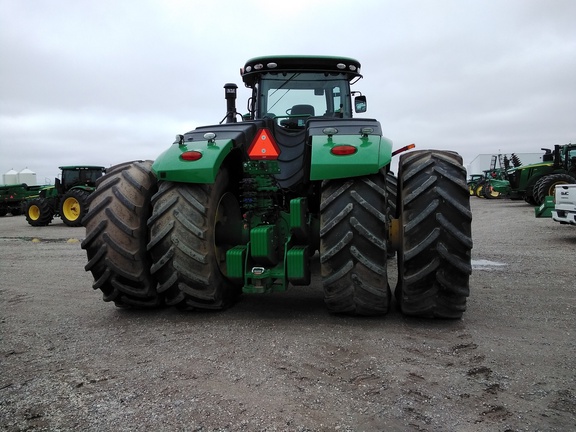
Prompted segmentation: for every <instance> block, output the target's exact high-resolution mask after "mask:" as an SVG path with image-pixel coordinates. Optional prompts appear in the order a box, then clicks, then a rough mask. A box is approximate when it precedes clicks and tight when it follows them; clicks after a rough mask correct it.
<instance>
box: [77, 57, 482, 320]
mask: <svg viewBox="0 0 576 432" xmlns="http://www.w3.org/2000/svg"><path fill="white" fill-rule="evenodd" d="M241 76H242V80H243V81H244V84H245V85H246V87H248V88H249V89H250V90H251V92H252V94H251V97H250V98H249V99H248V103H247V111H248V112H247V114H244V115H240V114H238V113H237V110H236V102H235V101H236V93H237V86H236V85H235V84H226V85H225V86H224V89H225V99H226V101H227V114H226V116H225V117H224V119H222V121H221V122H220V124H214V125H209V126H202V127H198V128H196V129H195V130H193V131H190V132H187V133H185V134H183V135H177V136H176V140H175V141H174V143H173V144H172V145H171V146H170V147H169V148H168V149H166V151H164V152H163V153H162V154H161V155H160V156H159V157H158V158H157V159H156V160H155V161H154V162H152V161H133V162H127V163H123V164H119V165H117V166H114V167H112V168H110V169H109V170H108V172H107V174H106V175H105V176H104V177H102V178H101V179H99V180H98V182H97V188H96V191H95V192H94V193H93V194H92V195H91V196H90V199H89V201H90V210H89V212H88V214H87V215H86V217H85V218H84V219H83V224H84V225H85V226H86V238H85V240H84V241H83V242H82V248H83V249H85V250H86V252H87V257H88V263H87V264H86V266H85V268H86V270H87V271H90V272H91V273H92V275H93V277H94V284H93V287H94V289H99V290H101V291H102V293H103V298H104V300H105V301H112V302H114V303H115V304H116V305H117V306H119V307H159V306H163V305H173V306H176V307H177V308H180V309H184V310H190V309H211V310H214V309H224V308H226V307H228V306H230V305H232V304H233V303H234V302H235V301H236V300H237V298H238V296H239V295H240V294H242V293H246V294H248V293H268V292H274V291H284V290H286V289H287V288H288V287H289V286H290V285H302V286H308V285H311V283H312V273H313V269H315V268H316V266H314V265H312V263H313V262H314V261H316V262H318V261H319V268H320V275H319V276H320V278H321V285H322V289H323V295H324V299H325V304H326V306H327V308H328V310H329V311H330V312H332V313H338V314H351V315H382V314H385V313H386V312H387V311H388V310H389V307H390V304H391V298H392V292H391V289H390V287H389V285H388V278H387V260H388V255H389V253H388V248H393V249H394V250H396V251H397V259H398V268H399V276H398V284H397V286H396V289H395V296H396V300H397V303H398V305H399V308H400V309H401V310H402V311H403V312H404V313H405V314H408V315H416V316H424V317H443V318H458V317H461V315H462V313H463V311H464V310H465V308H466V299H467V297H468V295H469V276H470V274H471V248H472V238H471V219H472V214H471V212H470V207H469V194H468V188H467V186H466V171H465V169H464V167H463V166H462V159H461V157H460V156H459V155H458V154H457V153H454V152H452V151H433V150H419V151H414V152H410V153H404V154H403V155H401V157H400V161H399V174H398V177H397V178H396V177H395V176H393V175H390V162H391V159H392V156H393V152H392V142H391V141H390V140H388V139H386V138H384V137H383V136H382V128H381V125H380V123H379V122H378V121H377V120H374V119H370V118H355V117H353V112H356V113H363V112H365V111H366V106H367V105H366V97H365V96H364V95H362V94H361V93H359V92H352V91H351V89H350V86H351V84H353V83H355V82H356V81H358V80H359V79H360V78H361V77H362V76H361V75H360V63H359V62H358V61H356V60H354V59H351V58H344V57H327V56H321V57H313V56H270V57H259V58H254V59H251V60H249V61H248V62H247V63H246V64H245V66H244V67H243V68H242V69H241ZM407 147H410V146H407ZM401 150H402V149H400V150H398V151H397V152H399V151H401ZM397 152H395V153H397ZM387 179H388V180H387ZM396 181H397V186H396V185H395V184H396ZM392 182H393V183H394V186H393V188H394V190H393V191H392V192H390V188H391V187H392V186H391V184H392ZM390 196H395V197H396V201H395V202H394V203H391V202H388V199H389V197H390ZM392 204H394V205H392Z"/></svg>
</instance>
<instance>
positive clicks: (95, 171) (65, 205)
mask: <svg viewBox="0 0 576 432" xmlns="http://www.w3.org/2000/svg"><path fill="white" fill-rule="evenodd" d="M59 169H60V170H61V179H59V178H56V179H55V182H54V185H53V186H44V187H42V188H41V189H40V190H39V196H38V197H36V198H33V199H31V200H29V201H27V203H26V209H25V214H26V220H27V221H28V223H29V224H30V225H32V226H46V225H48V224H49V223H50V222H52V219H53V218H54V216H60V217H61V219H62V221H63V222H64V223H65V224H66V225H68V226H71V227H79V226H82V218H83V217H84V215H85V214H86V213H87V211H88V203H87V201H88V196H90V194H91V193H92V192H94V189H95V188H96V181H97V180H98V179H99V178H100V177H102V175H104V173H105V172H106V169H105V168H104V167H101V166H90V165H86V166H62V167H60V168H59Z"/></svg>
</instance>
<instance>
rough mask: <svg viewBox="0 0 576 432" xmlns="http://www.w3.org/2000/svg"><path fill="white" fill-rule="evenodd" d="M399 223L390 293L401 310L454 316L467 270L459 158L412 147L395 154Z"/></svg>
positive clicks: (465, 194)
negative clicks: (394, 283) (399, 238)
mask: <svg viewBox="0 0 576 432" xmlns="http://www.w3.org/2000/svg"><path fill="white" fill-rule="evenodd" d="M399 182H400V189H399V193H400V194H401V196H400V208H399V211H400V222H401V225H402V232H401V235H402V241H401V243H402V249H401V250H400V251H398V284H397V286H396V290H395V295H396V300H397V301H398V303H399V306H400V309H401V310H402V312H403V313H405V314H407V315H415V316H421V317H439V318H460V317H461V316H462V313H463V312H464V311H465V310H466V298H467V297H468V295H469V277H470V274H471V273H472V266H471V249H472V231H471V225H472V212H471V211H470V202H469V200H470V195H469V191H468V187H467V185H466V171H465V169H464V167H463V166H462V158H461V157H460V156H459V155H457V154H456V153H453V152H447V151H429V150H422V151H415V152H412V153H409V154H406V155H403V156H402V157H401V159H400V174H399Z"/></svg>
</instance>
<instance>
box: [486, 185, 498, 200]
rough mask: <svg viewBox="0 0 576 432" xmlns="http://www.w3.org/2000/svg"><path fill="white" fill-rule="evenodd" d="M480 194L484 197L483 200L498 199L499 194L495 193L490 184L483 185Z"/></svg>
mask: <svg viewBox="0 0 576 432" xmlns="http://www.w3.org/2000/svg"><path fill="white" fill-rule="evenodd" d="M482 194H483V195H484V198H486V199H496V198H500V192H498V191H495V190H494V189H493V188H492V185H491V184H490V183H486V184H484V189H483V190H482Z"/></svg>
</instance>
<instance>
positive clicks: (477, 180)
mask: <svg viewBox="0 0 576 432" xmlns="http://www.w3.org/2000/svg"><path fill="white" fill-rule="evenodd" d="M484 179H485V176H484V174H471V175H470V177H468V180H466V185H467V186H468V192H469V193H470V196H478V197H480V196H481V194H480V192H479V187H481V186H482V185H483V183H484Z"/></svg>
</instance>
